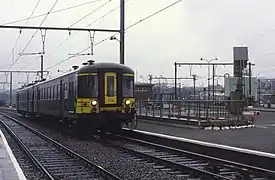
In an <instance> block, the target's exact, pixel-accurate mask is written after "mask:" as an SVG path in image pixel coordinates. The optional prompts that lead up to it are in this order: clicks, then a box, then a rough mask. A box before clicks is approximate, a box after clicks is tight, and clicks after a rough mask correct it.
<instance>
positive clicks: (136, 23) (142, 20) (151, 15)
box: [46, 0, 186, 70]
mask: <svg viewBox="0 0 275 180" xmlns="http://www.w3.org/2000/svg"><path fill="white" fill-rule="evenodd" d="M182 1H186V0H178V1H176V2H174V3H172V4H170V5H168V6H165V7H164V8H162V9H160V10H158V11H156V12H154V13H152V14H150V15H148V16H146V17H145V18H143V19H140V20H139V21H137V22H135V23H133V24H131V25H130V26H128V27H127V28H125V31H126V30H128V29H130V28H132V27H134V26H136V25H138V24H140V23H141V22H144V21H145V20H147V19H150V18H152V17H153V16H155V15H157V14H159V13H161V12H163V11H165V10H167V9H168V8H170V7H172V6H175V5H176V4H178V3H180V2H182ZM117 34H119V33H115V34H113V35H112V36H115V35H117ZM112 36H108V37H106V38H104V39H102V40H101V41H99V42H97V43H95V44H94V46H96V45H99V44H101V43H103V42H104V41H106V40H108V39H109V38H110V37H112ZM90 48H91V46H89V47H87V48H85V49H83V50H81V51H80V52H78V53H76V54H75V55H73V56H71V57H68V58H66V59H63V60H62V61H59V62H57V63H56V64H54V65H52V66H50V67H48V68H47V69H46V70H49V69H51V68H53V67H55V66H57V65H59V64H61V63H63V62H65V61H68V60H70V59H71V58H72V57H76V56H77V55H79V54H81V53H83V52H85V51H86V50H88V49H90Z"/></svg>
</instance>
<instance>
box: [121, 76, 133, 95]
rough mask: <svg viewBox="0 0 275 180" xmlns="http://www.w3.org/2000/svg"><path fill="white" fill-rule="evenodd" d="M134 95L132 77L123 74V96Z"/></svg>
mask: <svg viewBox="0 0 275 180" xmlns="http://www.w3.org/2000/svg"><path fill="white" fill-rule="evenodd" d="M133 96H134V77H133V76H123V97H133Z"/></svg>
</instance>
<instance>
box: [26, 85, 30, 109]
mask: <svg viewBox="0 0 275 180" xmlns="http://www.w3.org/2000/svg"><path fill="white" fill-rule="evenodd" d="M29 93H30V92H29V90H28V91H27V101H26V103H27V112H29V109H30V107H29V102H30V95H29Z"/></svg>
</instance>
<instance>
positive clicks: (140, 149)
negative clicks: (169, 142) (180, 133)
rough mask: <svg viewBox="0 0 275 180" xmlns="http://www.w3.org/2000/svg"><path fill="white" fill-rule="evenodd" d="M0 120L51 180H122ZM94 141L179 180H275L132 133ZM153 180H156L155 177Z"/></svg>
mask: <svg viewBox="0 0 275 180" xmlns="http://www.w3.org/2000/svg"><path fill="white" fill-rule="evenodd" d="M0 119H2V122H3V123H4V124H6V126H7V129H11V130H12V131H13V133H12V132H10V134H14V135H13V136H16V135H17V136H20V139H19V140H18V141H21V142H22V143H23V144H24V145H25V146H26V149H28V151H29V152H30V154H32V155H31V156H33V157H32V159H33V161H35V159H36V160H37V161H39V162H36V166H38V167H39V168H40V169H41V170H42V171H44V170H45V171H44V172H46V171H47V172H48V174H49V177H52V178H53V179H62V178H65V177H66V178H67V179H73V178H74V177H75V178H76V177H77V178H76V179H78V178H79V179H81V178H82V179H93V178H95V179H96V178H98V179H119V178H118V177H116V176H114V175H112V174H111V173H108V172H107V171H106V170H104V169H103V168H100V167H99V166H96V165H94V164H93V163H92V162H90V161H89V160H87V159H85V158H82V157H81V156H80V155H78V154H76V153H74V152H72V151H70V150H68V149H67V148H65V147H64V146H62V145H61V144H59V143H57V142H55V141H54V140H50V138H48V137H44V135H42V134H41V133H39V132H36V131H35V130H34V129H31V128H29V127H27V126H26V125H24V124H22V123H20V122H17V121H16V119H15V118H13V117H10V116H5V118H0ZM131 137H132V138H131ZM17 138H18V137H17ZM93 139H96V142H98V143H100V144H102V145H104V146H106V147H107V149H108V147H110V148H115V149H117V150H119V151H120V152H121V153H122V156H123V157H124V158H126V159H131V161H133V164H142V163H143V164H146V165H149V166H152V167H153V168H154V169H156V170H158V171H161V172H165V174H170V175H171V176H175V177H177V179H184V180H185V179H186V180H199V179H200V180H210V179H211V180H212V179H214V180H215V179H219V180H223V179H224V180H272V179H275V172H274V171H271V170H267V169H263V168H258V167H254V166H250V165H245V164H240V163H237V162H233V161H228V160H225V159H220V158H215V157H212V156H206V155H202V154H200V153H194V152H192V151H191V152H190V151H184V150H179V149H175V148H171V147H167V146H163V145H159V144H154V143H152V142H148V141H147V140H146V138H145V141H143V140H141V139H144V138H142V137H141V138H133V136H131V135H130V133H129V134H127V133H123V135H113V134H108V135H107V136H106V137H105V138H104V140H103V139H98V138H93ZM30 140H31V141H30ZM19 143H20V142H19ZM157 143H158V142H157ZM80 154H81V153H80ZM39 164H40V165H39ZM40 166H41V167H40ZM91 167H92V168H91ZM129 168H130V167H129ZM129 173H131V171H129ZM45 174H47V173H45ZM170 175H169V177H170ZM167 177H168V176H167ZM50 179H51V178H50ZM122 179H124V178H122ZM126 179H128V178H126ZM133 179H135V178H133ZM152 179H156V177H153V178H152ZM164 179H166V178H164Z"/></svg>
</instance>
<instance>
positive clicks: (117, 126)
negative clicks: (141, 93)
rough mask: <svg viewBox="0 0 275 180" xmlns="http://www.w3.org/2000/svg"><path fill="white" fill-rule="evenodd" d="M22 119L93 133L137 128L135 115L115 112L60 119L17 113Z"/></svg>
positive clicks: (77, 115)
mask: <svg viewBox="0 0 275 180" xmlns="http://www.w3.org/2000/svg"><path fill="white" fill-rule="evenodd" d="M18 113H19V114H21V115H22V116H23V117H31V118H35V119H37V120H43V121H49V123H51V122H57V121H59V122H60V123H61V124H64V125H65V126H68V127H73V128H75V129H77V130H78V131H81V130H85V131H89V132H94V131H97V130H100V131H101V132H119V131H120V130H121V129H122V128H123V127H126V128H129V129H130V130H133V129H135V128H136V127H137V119H136V113H131V114H124V113H117V112H104V113H102V114H94V115H92V114H71V115H70V116H65V117H64V118H60V117H57V116H52V115H46V114H39V115H37V114H36V113H28V112H25V111H18Z"/></svg>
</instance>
